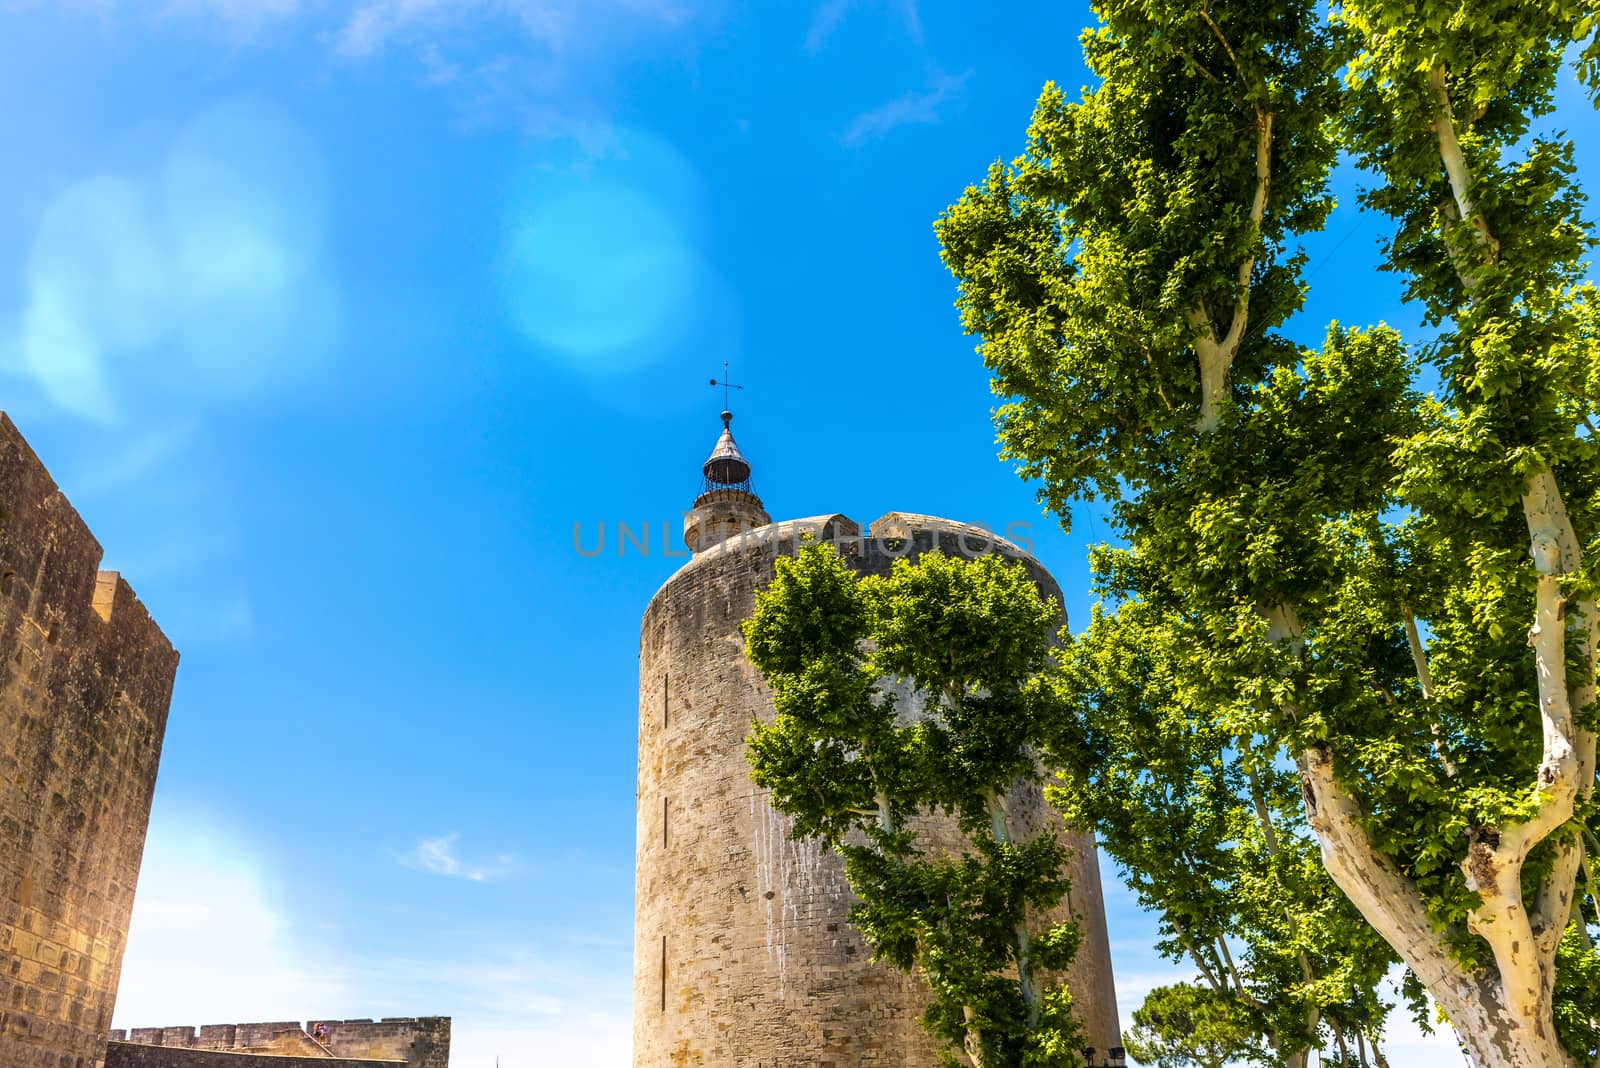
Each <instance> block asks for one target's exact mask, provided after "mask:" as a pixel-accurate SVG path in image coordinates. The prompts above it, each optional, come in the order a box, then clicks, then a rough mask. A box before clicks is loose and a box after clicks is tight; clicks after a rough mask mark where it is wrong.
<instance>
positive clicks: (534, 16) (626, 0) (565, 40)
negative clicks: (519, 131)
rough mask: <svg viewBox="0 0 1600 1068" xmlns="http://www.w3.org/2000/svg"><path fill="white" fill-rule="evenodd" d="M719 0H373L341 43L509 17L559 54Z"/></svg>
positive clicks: (358, 45)
mask: <svg viewBox="0 0 1600 1068" xmlns="http://www.w3.org/2000/svg"><path fill="white" fill-rule="evenodd" d="M716 6H719V5H714V4H712V3H708V2H707V0H366V2H364V3H361V4H359V5H358V6H357V7H356V8H355V10H354V11H352V12H351V14H350V17H349V18H348V19H347V20H345V22H344V26H343V28H342V29H341V30H340V32H339V34H338V38H337V40H338V45H339V48H340V50H341V51H343V52H345V53H346V54H349V55H355V56H364V55H371V54H373V53H376V52H380V51H382V50H383V49H384V48H386V47H387V46H388V45H389V44H390V43H391V42H393V41H396V40H399V39H411V38H416V39H421V40H428V39H435V40H436V39H437V38H438V36H439V35H440V34H441V33H451V32H454V33H464V32H468V31H470V30H472V29H474V28H476V27H477V26H479V25H481V24H484V23H494V24H501V25H509V26H511V27H513V28H515V29H517V30H519V31H520V32H521V34H522V35H523V37H525V38H526V39H527V40H530V41H532V42H534V43H536V44H538V45H540V46H542V47H543V48H545V49H548V50H549V51H550V52H551V53H553V54H562V53H567V52H572V51H575V50H582V49H587V48H590V47H592V46H595V45H605V44H606V43H608V42H616V41H618V40H620V39H625V38H626V37H627V36H628V35H630V34H635V33H638V32H641V31H649V30H652V29H660V28H672V27H678V26H682V25H684V24H686V23H689V22H692V21H694V20H695V19H697V18H699V17H701V16H703V15H704V14H705V13H706V12H707V11H708V10H711V9H713V8H714V7H716Z"/></svg>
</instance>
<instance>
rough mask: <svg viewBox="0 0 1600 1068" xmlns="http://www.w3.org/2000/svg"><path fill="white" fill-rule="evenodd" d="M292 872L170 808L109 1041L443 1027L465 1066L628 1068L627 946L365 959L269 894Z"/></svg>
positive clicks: (499, 938)
mask: <svg viewBox="0 0 1600 1068" xmlns="http://www.w3.org/2000/svg"><path fill="white" fill-rule="evenodd" d="M446 853H447V854H449V855H452V856H453V852H452V851H451V850H448V849H447V850H446ZM292 863H293V862H292V861H290V860H288V859H287V858H274V857H272V856H271V855H270V854H268V853H267V852H265V851H264V850H263V849H262V848H261V847H260V846H256V845H251V844H247V843H245V842H243V841H241V840H240V838H239V835H238V832H237V830H236V829H223V828H219V827H215V826H209V825H205V824H202V823H197V822H194V821H192V820H187V819H186V818H185V817H183V816H182V815H179V816H178V817H177V818H172V814H171V813H170V812H167V811H164V810H162V809H161V808H160V806H159V805H158V808H157V811H156V813H155V814H154V818H153V819H152V821H151V829H150V835H149V838H148V840H147V842H146V847H145V858H144V869H143V872H142V873H141V876H140V881H139V888H138V894H137V895H136V897H135V903H134V915H133V923H132V927H131V931H130V934H129V939H128V949H127V953H126V955H125V957H124V960H123V970H122V982H121V988H120V990H119V992H118V997H117V1006H116V1016H115V1019H114V1020H113V1021H112V1026H114V1027H122V1028H128V1027H154V1026H178V1025H190V1026H194V1025H199V1024H207V1023H227V1022H239V1021H243V1020H305V1019H308V1018H312V1017H318V1016H321V1017H352V1018H353V1017H362V1016H365V1017H379V1016H426V1015H443V1016H450V1017H452V1026H451V1047H452V1050H451V1060H452V1062H453V1063H455V1064H457V1065H491V1064H494V1063H495V1058H496V1057H498V1058H499V1061H500V1065H501V1068H538V1066H542V1065H547V1064H581V1065H585V1066H594V1068H626V1066H627V1065H628V1054H629V1045H630V1036H631V1011H630V1004H631V998H632V963H631V961H632V949H633V946H632V942H631V940H629V941H621V940H619V939H618V938H617V937H615V936H611V935H607V934H605V933H579V934H576V935H574V936H573V937H571V938H569V939H567V940H566V941H567V942H568V943H569V944H570V945H571V946H572V947H573V948H570V949H566V950H562V951H560V952H554V951H551V950H548V949H535V948H532V947H529V946H526V945H522V944H520V943H519V942H518V941H517V939H516V938H515V937H512V936H508V935H509V934H510V933H509V932H505V931H502V932H498V933H494V932H491V933H489V934H487V935H486V934H484V933H482V932H478V933H468V934H456V935H454V936H452V937H448V938H437V939H429V940H427V941H428V943H429V944H433V945H440V946H444V947H448V949H447V950H446V951H445V952H444V953H441V954H439V955H432V956H427V957H422V956H407V957H394V956H387V955H383V954H378V953H372V952H368V951H363V949H362V948H361V946H359V945H352V944H350V943H349V938H348V936H347V935H346V934H345V933H344V932H343V931H342V930H341V929H340V928H339V927H338V926H337V925H336V924H335V923H329V922H327V920H326V919H324V922H322V923H321V924H318V923H316V922H314V919H315V918H313V917H306V916H296V915H295V914H294V913H293V912H292V911H291V910H292V908H293V903H292V902H291V901H289V900H285V899H280V898H279V897H278V896H277V895H275V894H274V893H273V891H272V888H271V883H270V881H269V880H268V879H266V878H265V877H264V875H263V873H264V872H267V871H271V870H280V869H283V868H285V867H290V866H292ZM336 919H337V918H336V917H335V920H336ZM308 930H310V931H315V932H316V936H315V937H306V936H305V935H303V934H298V933H300V932H306V931H308ZM623 933H626V932H623ZM297 934H298V936H297ZM485 939H492V942H489V943H486V942H485Z"/></svg>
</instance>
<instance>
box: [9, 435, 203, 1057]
mask: <svg viewBox="0 0 1600 1068" xmlns="http://www.w3.org/2000/svg"><path fill="white" fill-rule="evenodd" d="M100 555H101V553H100V545H99V543H98V542H96V541H95V539H94V537H93V535H91V534H90V533H89V530H88V528H87V527H86V526H85V525H84V522H83V520H82V519H80V518H79V517H78V514H77V513H76V512H75V511H73V509H72V506H71V505H70V504H68V503H67V500H66V498H65V497H63V496H62V494H61V492H60V491H59V490H58V489H57V488H56V485H55V482H54V481H52V479H51V478H50V475H49V473H48V472H47V471H46V470H45V468H44V466H43V465H42V464H41V463H40V462H39V459H38V457H36V456H35V455H34V454H33V450H31V449H30V448H29V447H28V444H27V442H26V441H24V440H23V438H22V435H21V434H20V433H19V432H18V431H17V428H16V427H15V426H14V425H13V424H12V423H11V420H10V419H9V418H7V417H6V416H5V414H4V413H0V1066H3V1068H98V1066H99V1065H101V1063H102V1061H103V1058H104V1055H105V1043H106V1028H107V1026H108V1025H109V1024H110V1022H111V1010H112V1005H113V1003H114V1002H115V1000H116V993H117V979H118V976H119V974H120V971H121V968H122V950H123V943H124V940H125V938H126V936H127V930H128V917H129V914H130V912H131V910H132V907H133V892H134V886H135V884H136V883H137V882H138V878H139V862H140V857H141V855H142V853H143V850H144V837H145V828H146V826H147V824H148V822H149V816H150V798H151V794H152V792H153V791H154V789H155V779H156V767H157V764H158V763H159V761H160V757H161V741H162V736H163V732H164V731H165V728H166V720H167V704H168V702H169V700H170V699H171V696H172V680H173V675H174V673H175V671H176V670H177V666H178V654H177V653H176V652H175V651H174V650H173V648H172V645H171V644H170V643H169V642H168V641H167V639H166V637H165V636H164V635H163V634H162V633H161V630H160V628H158V627H157V626H156V625H155V623H154V622H153V621H152V620H151V619H150V616H149V615H148V614H147V613H146V612H145V609H144V606H143V605H142V604H140V603H139V599H138V598H137V597H135V596H134V593H133V590H132V589H131V588H130V587H129V586H128V584H127V583H126V582H124V581H122V579H121V578H120V577H118V575H117V574H116V572H114V571H97V567H98V565H99V562H100Z"/></svg>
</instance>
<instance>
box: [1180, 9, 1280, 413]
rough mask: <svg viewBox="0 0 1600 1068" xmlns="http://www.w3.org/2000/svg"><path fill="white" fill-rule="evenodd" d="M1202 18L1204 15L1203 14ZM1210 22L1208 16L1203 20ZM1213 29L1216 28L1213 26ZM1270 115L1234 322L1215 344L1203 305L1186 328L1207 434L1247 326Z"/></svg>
mask: <svg viewBox="0 0 1600 1068" xmlns="http://www.w3.org/2000/svg"><path fill="white" fill-rule="evenodd" d="M1202 14H1204V12H1202ZM1206 20H1207V21H1208V22H1209V21H1210V16H1209V15H1207V16H1206ZM1213 25H1215V24H1213ZM1272 126H1273V113H1272V112H1270V111H1262V110H1261V109H1260V108H1257V109H1256V187H1255V192H1254V194H1253V195H1252V196H1251V200H1250V253H1249V255H1247V256H1245V258H1244V260H1243V261H1241V262H1240V264H1239V271H1238V277H1237V284H1238V294H1237V296H1235V297H1234V301H1233V319H1232V321H1231V322H1229V324H1228V333H1227V336H1226V337H1224V338H1223V339H1222V340H1221V341H1218V340H1217V334H1216V328H1215V326H1214V324H1213V323H1212V320H1211V317H1210V315H1208V314H1207V313H1206V309H1205V305H1204V303H1203V302H1202V303H1200V304H1198V305H1197V307H1196V308H1195V309H1194V310H1192V311H1190V313H1189V325H1190V326H1192V327H1194V328H1195V329H1196V330H1197V331H1198V336H1197V337H1196V338H1195V342H1194V345H1195V354H1196V355H1197V356H1198V357H1199V359H1200V419H1199V422H1198V423H1197V424H1196V429H1198V430H1200V431H1201V432H1202V433H1209V432H1211V431H1213V430H1215V429H1216V428H1217V423H1218V422H1220V421H1221V419H1222V409H1223V405H1225V404H1226V403H1227V400H1228V371H1229V369H1230V368H1232V366H1233V361H1234V358H1235V357H1236V356H1238V354H1239V347H1240V346H1241V345H1242V344H1243V343H1244V336H1245V329H1246V327H1248V326H1249V324H1250V277H1251V275H1253V274H1254V273H1255V269H1256V250H1257V249H1258V248H1259V247H1260V244H1261V221H1262V219H1264V218H1265V217H1266V212H1267V193H1268V191H1269V190H1270V188H1271V185H1272Z"/></svg>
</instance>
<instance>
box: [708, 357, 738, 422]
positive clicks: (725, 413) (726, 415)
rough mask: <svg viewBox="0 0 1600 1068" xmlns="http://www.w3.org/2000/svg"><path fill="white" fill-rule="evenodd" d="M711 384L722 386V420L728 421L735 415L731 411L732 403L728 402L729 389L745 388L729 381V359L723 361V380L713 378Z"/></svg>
mask: <svg viewBox="0 0 1600 1068" xmlns="http://www.w3.org/2000/svg"><path fill="white" fill-rule="evenodd" d="M711 384H712V385H713V386H721V387H722V421H723V422H724V423H726V422H727V421H728V420H730V419H732V418H733V415H732V414H731V413H730V411H729V409H730V408H731V407H732V405H730V404H729V403H728V390H730V389H743V388H744V387H743V386H736V385H734V384H733V383H732V382H729V381H728V361H727V360H723V361H722V380H721V381H718V380H717V379H715V378H713V379H712V380H711Z"/></svg>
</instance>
